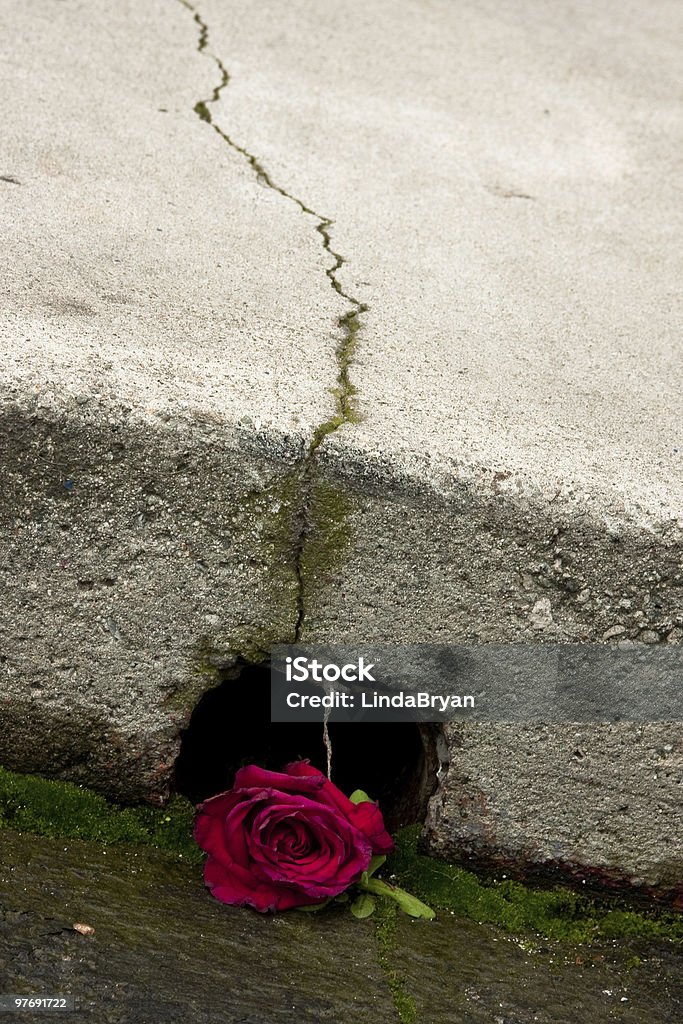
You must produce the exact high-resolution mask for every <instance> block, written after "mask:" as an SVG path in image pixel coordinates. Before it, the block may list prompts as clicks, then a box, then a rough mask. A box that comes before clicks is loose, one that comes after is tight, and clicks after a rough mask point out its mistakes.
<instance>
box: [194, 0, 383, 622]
mask: <svg viewBox="0 0 683 1024" xmlns="http://www.w3.org/2000/svg"><path fill="white" fill-rule="evenodd" d="M178 2H179V3H180V4H182V6H183V7H184V8H186V10H188V11H189V12H190V13H191V14H192V17H193V20H194V22H195V25H196V26H197V30H198V40H197V52H198V53H200V54H202V55H204V56H207V57H208V58H209V59H210V60H211V61H212V62H213V64H214V66H215V68H216V70H217V72H218V73H219V75H220V81H219V82H218V84H217V85H216V86H215V87H214V89H213V91H212V93H211V96H210V97H209V98H208V99H205V100H198V101H197V103H195V105H194V111H195V113H196V114H197V116H198V117H199V119H200V120H201V121H203V122H205V123H206V124H208V125H210V127H211V128H213V130H214V131H215V132H216V134H217V135H218V137H219V138H220V139H222V141H223V142H225V143H226V144H227V145H228V146H230V148H231V149H233V150H235V152H237V153H240V154H241V156H243V157H244V158H245V160H246V161H247V163H248V164H249V166H250V167H251V169H252V170H253V172H254V174H255V175H256V179H257V181H258V182H260V183H261V184H263V185H265V186H266V187H267V188H269V189H271V190H272V191H273V192H276V193H277V194H278V195H280V196H282V197H283V199H287V200H289V201H290V202H292V203H294V204H295V205H296V206H298V207H299V209H300V210H301V212H302V213H304V214H306V215H307V216H310V217H312V218H313V219H314V220H315V222H316V223H315V230H316V231H317V232H318V234H319V235H320V237H321V239H322V246H323V249H324V250H325V252H326V254H327V255H329V256H330V257H331V260H332V262H331V264H330V265H329V266H327V267H326V269H325V274H326V275H327V278H328V279H329V282H330V285H331V287H332V288H333V289H334V291H335V292H336V294H337V295H339V296H340V297H341V298H342V299H344V300H345V301H346V302H347V304H348V305H349V307H350V308H349V309H348V310H347V312H346V313H344V314H343V315H341V316H340V317H339V319H338V326H339V328H340V329H341V339H340V341H339V342H338V344H337V347H336V350H335V354H336V359H337V376H336V387H335V388H334V390H333V395H334V398H335V403H336V410H335V413H334V415H333V416H331V417H329V418H328V419H326V420H323V421H322V422H321V423H319V424H318V425H317V426H316V428H315V430H314V432H313V436H312V438H311V441H310V444H309V446H308V452H307V454H306V456H305V458H304V459H303V461H302V465H301V470H300V473H299V475H298V482H299V488H300V504H301V515H300V521H299V527H298V535H297V538H296V541H295V544H294V557H293V562H294V572H295V574H296V578H297V587H298V593H297V615H296V623H295V625H294V639H295V640H296V641H298V640H299V638H300V636H301V632H302V630H303V624H304V619H305V616H306V583H305V579H304V574H303V572H302V564H303V558H304V553H305V549H306V546H307V543H308V538H309V535H310V532H311V529H312V528H313V524H312V523H311V519H310V505H311V500H312V488H313V486H314V481H313V475H312V462H311V459H312V456H313V454H314V453H315V451H316V450H317V449H318V448H319V446H320V445H321V444H322V442H323V441H324V440H325V438H326V437H327V436H328V435H329V434H331V433H333V432H334V431H335V430H337V429H338V428H339V427H340V426H342V425H343V424H344V423H353V422H355V420H356V419H357V414H356V412H355V409H354V405H353V396H354V395H355V393H356V388H355V386H354V385H353V384H352V383H351V379H350V375H349V370H350V366H351V361H352V358H353V352H354V349H355V345H356V336H357V334H358V332H359V330H360V328H361V320H360V318H361V316H362V314H363V313H366V312H367V310H368V307H367V305H366V304H365V303H362V302H360V301H359V300H358V299H357V298H355V297H354V296H353V295H351V294H350V293H348V292H347V291H345V290H344V288H343V287H342V285H341V283H340V280H339V271H340V270H341V268H342V266H343V265H344V257H343V256H342V255H341V253H338V252H336V251H335V249H334V248H333V246H332V226H333V224H334V221H332V220H330V219H329V217H323V216H321V215H320V214H319V213H316V212H315V210H312V209H311V208H310V206H307V205H306V203H304V202H303V200H301V199H299V198H297V196H295V195H292V194H291V193H290V192H287V191H286V190H285V189H284V188H282V187H281V186H280V185H278V184H277V183H276V182H275V181H274V180H273V178H272V176H271V175H270V174H269V172H268V171H267V170H266V168H265V167H264V166H263V164H262V163H261V161H260V160H259V159H258V157H256V156H255V155H254V154H253V153H250V152H249V150H248V149H246V148H245V147H244V146H241V145H239V144H238V143H236V142H235V141H234V139H232V138H231V136H230V135H229V134H228V133H227V132H226V131H225V130H224V129H223V128H222V127H221V126H220V125H219V124H218V123H217V122H216V121H214V118H213V115H212V113H211V108H212V107H213V106H214V105H215V104H217V103H218V102H219V101H220V99H221V94H222V92H223V90H224V89H225V88H226V87H227V86H228V85H229V84H230V73H229V71H228V69H227V68H226V66H225V64H224V63H223V61H222V60H221V59H220V57H218V56H217V55H216V54H215V53H214V52H213V51H212V49H211V40H210V33H209V26H208V25H207V23H206V22H205V21H204V19H203V18H202V16H201V14H200V12H199V10H198V9H197V7H196V6H195V5H193V4H191V3H189V2H188V0H178Z"/></svg>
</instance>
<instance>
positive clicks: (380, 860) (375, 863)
mask: <svg viewBox="0 0 683 1024" xmlns="http://www.w3.org/2000/svg"><path fill="white" fill-rule="evenodd" d="M386 859H387V858H386V857H385V855H384V854H382V855H381V856H376V857H373V858H372V860H371V861H370V864H369V865H368V870H367V871H366V872H365V874H366V875H367V876H368V878H372V876H373V875H374V873H375V872H376V871H379V869H380V868H381V867H382V864H384V862H385V861H386Z"/></svg>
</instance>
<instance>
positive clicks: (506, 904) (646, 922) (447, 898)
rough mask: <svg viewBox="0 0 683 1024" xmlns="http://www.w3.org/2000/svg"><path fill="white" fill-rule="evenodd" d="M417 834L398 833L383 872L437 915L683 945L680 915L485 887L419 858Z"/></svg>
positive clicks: (558, 934)
mask: <svg viewBox="0 0 683 1024" xmlns="http://www.w3.org/2000/svg"><path fill="white" fill-rule="evenodd" d="M419 834H420V827H419V826H410V827H409V828H406V829H403V830H402V831H401V832H400V833H399V835H398V838H397V844H396V852H395V854H393V856H392V857H391V860H390V861H389V863H388V864H387V869H388V870H389V871H391V872H392V873H393V874H394V875H395V876H396V878H397V880H398V884H399V885H401V886H402V887H403V888H405V889H407V890H408V891H409V892H412V893H414V894H415V895H416V896H418V897H419V898H420V899H422V900H424V901H425V903H427V904H429V906H432V907H434V909H436V910H447V911H452V912H453V913H455V914H458V915H460V916H462V917H469V918H471V919H473V920H475V921H479V922H488V923H492V924H496V925H498V926H499V927H501V928H503V929H505V930H506V931H509V932H516V933H522V932H529V931H535V932H539V933H540V934H542V935H544V936H546V937H547V938H549V939H558V940H563V941H568V942H591V941H594V940H598V939H616V938H636V937H638V938H664V939H670V940H672V941H675V942H683V918H682V917H681V916H680V915H676V914H672V913H667V912H666V911H662V910H653V911H652V912H642V911H636V910H632V909H630V908H628V907H627V906H625V905H620V904H618V903H617V902H616V901H611V900H610V901H608V899H607V898H605V900H602V901H599V900H594V899H590V898H589V897H587V896H583V895H582V894H581V893H577V892H574V891H573V890H572V889H568V888H565V887H556V888H553V889H535V888H531V887H529V886H526V885H522V884H521V883H519V882H514V881H511V880H508V879H506V880H502V881H494V882H484V881H481V880H480V879H479V878H478V877H477V876H476V875H475V874H474V873H473V872H471V871H467V870H465V869H464V868H461V867H457V866H456V865H454V864H448V863H447V862H445V861H441V860H436V859H435V858H432V857H426V856H423V855H421V854H419V853H418V852H417V843H418V838H419Z"/></svg>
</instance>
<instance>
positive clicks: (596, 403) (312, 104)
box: [0, 0, 683, 886]
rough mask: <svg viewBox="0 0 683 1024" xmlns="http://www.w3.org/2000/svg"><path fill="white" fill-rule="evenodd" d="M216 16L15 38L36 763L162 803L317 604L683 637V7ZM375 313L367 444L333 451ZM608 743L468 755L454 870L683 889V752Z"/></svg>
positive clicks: (20, 735)
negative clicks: (487, 869)
mask: <svg viewBox="0 0 683 1024" xmlns="http://www.w3.org/2000/svg"><path fill="white" fill-rule="evenodd" d="M200 10H201V21H200V22H197V21H195V20H193V16H192V12H191V11H190V10H188V9H187V6H184V5H183V4H182V3H178V2H177V0H176V2H172V0H166V2H162V0H153V2H151V3H146V4H144V5H140V4H133V3H128V2H126V3H118V4H116V5H113V6H112V5H110V4H105V3H104V2H101V0H97V2H94V3H92V4H89V5H88V9H87V14H86V12H85V11H84V9H83V8H82V6H81V5H80V4H79V3H78V2H77V0H65V2H60V3H58V4H57V3H49V2H47V0H30V2H28V3H22V4H18V3H9V4H5V5H4V8H3V11H2V12H1V15H0V16H2V17H3V18H4V19H5V21H6V25H5V26H3V32H2V39H3V40H4V41H6V46H7V48H8V51H9V52H8V56H7V58H6V60H5V61H4V62H3V72H2V73H3V75H4V76H5V78H4V81H3V83H2V90H1V96H2V101H3V102H4V103H5V104H6V110H5V112H4V114H3V124H4V125H5V127H4V130H3V156H2V160H3V166H2V168H0V174H1V175H4V178H3V179H2V180H0V201H1V202H2V204H3V211H4V212H3V241H4V246H5V248H4V252H5V261H4V266H3V276H4V280H3V284H4V288H3V295H4V299H3V303H4V305H3V311H4V312H3V318H2V341H3V354H4V358H3V361H2V366H1V367H0V373H1V374H2V388H3V392H2V400H3V431H2V456H1V462H2V472H3V480H4V482H5V484H4V486H5V493H6V496H7V497H6V500H5V501H4V502H3V504H2V509H1V512H0V514H1V515H2V517H3V522H2V537H3V541H2V544H3V558H2V564H3V566H4V569H3V572H4V580H5V583H6V592H5V595H4V596H3V598H2V608H3V613H4V620H5V621H4V626H3V629H4V637H3V658H5V659H6V660H5V661H4V662H3V666H4V668H3V670H4V672H5V673H6V674H5V675H3V683H2V692H1V693H0V737H2V739H1V740H0V761H5V762H6V763H8V764H11V765H13V766H15V767H19V768H22V769H24V770H37V769H43V770H47V771H50V772H52V773H55V774H61V775H63V776H68V777H71V778H77V779H81V780H84V781H88V782H90V783H91V784H93V785H96V786H97V787H98V788H100V789H103V790H105V791H107V792H109V793H111V794H113V795H118V796H127V797H137V796H140V795H143V794H144V795H146V796H148V797H149V796H151V797H155V796H163V793H164V792H165V790H166V789H167V787H168V782H169V776H170V772H171V765H172V760H173V757H174V754H175V752H176V750H177V744H178V731H179V729H180V728H181V727H182V725H183V724H184V723H185V722H186V720H187V715H188V713H189V710H190V708H191V706H192V704H193V702H194V700H195V699H196V696H197V694H198V693H199V692H200V691H201V690H202V689H203V688H204V687H206V686H207V685H208V683H209V681H210V680H209V679H208V677H207V676H206V675H202V674H201V672H199V671H198V670H199V669H200V668H201V667H204V668H205V667H206V663H207V656H208V661H209V662H210V661H211V659H212V658H213V660H214V661H215V660H220V659H221V658H222V659H226V660H229V659H230V658H231V657H234V656H235V654H236V653H238V652H240V651H244V650H253V648H254V646H255V645H257V646H261V647H264V648H267V647H268V645H269V643H270V642H271V641H272V640H289V639H291V638H292V636H293V635H294V632H295V629H296V625H297V621H299V622H300V619H301V611H302V599H303V610H304V611H305V616H304V619H303V635H304V636H305V637H306V638H307V639H315V638H318V639H325V640H337V639H340V638H344V639H345V640H347V641H348V639H349V638H350V637H356V638H358V639H367V640H400V639H409V640H412V641H415V640H430V639H436V640H439V641H446V640H449V639H450V640H463V639H467V640H473V639H479V640H481V641H485V640H511V641H515V640H519V639H525V640H528V639H533V640H537V639H538V640H544V639H548V638H549V639H555V640H562V639H585V640H602V639H604V638H615V637H618V638H620V639H622V640H623V639H624V638H626V639H633V640H642V641H644V642H647V643H655V642H659V641H664V640H669V641H673V640H676V639H677V638H680V636H681V635H682V633H681V631H682V630H683V621H682V620H681V569H680V538H681V501H680V499H681V493H682V491H683V486H682V482H681V474H680V453H679V448H680V445H679V443H678V441H677V435H678V433H679V420H680V405H681V403H680V395H679V392H680V388H679V381H678V380H677V370H678V367H679V365H680V342H679V337H678V335H677V333H676V329H675V328H676V323H677V319H678V318H679V313H680V305H679V304H678V303H679V299H678V298H677V294H678V282H679V280H680V277H681V267H680V263H679V262H678V261H679V260H680V251H681V250H680V246H679V247H678V248H677V247H676V246H675V244H674V242H675V240H676V238H677V237H678V235H679V228H680V218H681V207H680V202H679V201H678V197H677V193H676V186H675V173H674V170H675V165H676V161H677V160H678V159H679V154H680V152H681V145H680V142H681V134H682V130H681V129H682V118H683V115H681V107H680V103H679V93H680V61H679V57H678V49H677V47H676V45H675V42H674V40H675V36H676V31H677V30H678V28H680V24H681V17H682V15H681V9H680V7H679V5H675V4H673V3H669V2H663V0H661V2H658V3H656V4H654V5H645V4H642V5H632V6H631V7H630V8H629V9H628V10H624V9H623V5H620V4H617V3H616V0H604V2H603V3H601V4H600V5H598V8H597V9H596V7H595V5H589V4H588V3H587V2H586V3H584V2H581V3H579V4H571V5H569V4H559V5H557V4H554V5H551V6H548V5H545V4H542V3H540V0H525V3H524V4H523V5H522V6H521V7H520V6H517V7H515V8H514V9H513V8H510V9H509V10H508V9H507V8H506V9H500V5H494V4H493V3H489V2H488V0H478V2H476V3H459V4H451V3H446V2H436V3H432V4H429V5H425V4H423V3H418V2H412V3H411V2H408V0H403V2H402V3H401V4H396V3H389V2H388V0H387V2H383V0H373V3H371V4H367V3H363V4H361V3H358V2H355V0H354V2H352V3H351V4H346V5H342V6H340V7H338V8H333V7H332V6H330V7H329V9H328V8H327V7H326V8H325V16H324V17H321V9H320V5H319V4H314V3H312V2H309V0H306V2H298V3H284V2H274V3H269V4H268V5H266V6H264V5H263V4H258V5H254V4H248V3H246V2H242V0H240V2H238V0H230V2H219V0H207V2H206V3H205V4H202V6H201V8H200ZM202 26H208V36H207V35H206V34H205V32H204V29H203V28H202ZM198 46H200V47H203V50H202V52H201V53H200V52H197V48H198ZM212 55H217V56H218V57H219V58H220V59H221V61H222V67H223V68H224V69H226V70H227V72H229V73H230V76H231V77H230V80H229V82H228V81H227V79H226V77H225V75H224V73H223V72H222V71H221V68H220V67H219V66H218V65H217V64H216V63H215V62H214V61H213V59H212ZM219 85H222V86H223V87H222V88H221V91H220V94H219V95H218V96H216V93H215V92H214V90H215V89H216V88H217V87H218V86H219ZM213 98H215V100H216V101H215V102H212V104H211V113H210V116H211V117H212V118H213V120H214V124H215V125H216V126H218V127H219V128H220V129H221V131H222V132H223V133H225V134H227V135H228V137H229V140H231V141H228V140H226V138H225V134H224V135H223V136H221V135H219V134H218V133H217V132H216V131H213V130H212V126H211V125H210V124H208V123H207V122H206V121H203V120H202V118H201V117H200V116H197V114H196V113H195V112H193V107H194V106H195V105H196V104H197V103H198V102H199V101H201V102H202V103H204V104H206V102H207V101H209V100H212V99H213ZM206 109H207V108H206V107H205V108H204V111H206ZM200 113H201V110H200ZM240 149H242V150H243V152H240V151H239V150H240ZM250 155H251V162H250ZM254 159H256V160H257V161H258V164H255V163H254ZM259 166H263V167H265V168H266V169H267V171H268V172H269V174H270V175H271V176H272V178H271V179H268V180H266V179H264V176H263V174H260V173H258V168H259ZM269 180H270V182H271V183H270V184H269ZM272 182H276V183H277V188H273V187H272ZM291 197H297V198H298V200H299V201H300V202H299V203H297V202H296V201H295V200H293V199H292V198H291ZM300 203H303V204H304V205H305V206H306V207H307V208H309V209H311V210H316V211H319V213H320V216H316V215H313V214H308V213H306V212H304V211H302V208H301V205H300ZM321 218H322V219H321ZM324 218H331V219H332V220H334V225H333V227H332V228H331V234H332V243H331V244H330V243H327V242H326V241H325V237H324V234H322V233H321V231H320V228H321V226H322V225H323V223H324ZM332 246H333V249H334V252H339V253H341V254H343V256H344V257H345V258H346V260H347V262H346V263H344V264H343V265H342V266H341V267H340V268H339V269H338V270H337V271H336V278H335V281H336V283H337V285H338V286H339V287H341V288H342V289H343V290H344V291H345V292H346V294H347V298H344V296H343V295H340V294H339V293H337V292H336V291H335V289H334V288H332V287H330V283H331V282H330V278H329V277H328V276H327V272H328V271H329V270H330V269H331V268H332V267H333V266H334V264H335V258H334V256H333V252H332ZM348 296H353V298H354V300H355V302H356V303H363V304H367V306H368V308H367V310H366V311H365V312H364V313H363V315H362V317H361V318H360V323H361V330H360V331H359V332H358V333H357V334H356V335H355V338H352V337H349V336H348V332H347V336H346V341H347V342H350V341H355V348H354V349H353V352H352V351H351V346H350V345H347V347H346V349H345V351H344V352H342V357H344V356H350V355H353V363H352V365H351V368H350V376H351V382H352V383H353V384H354V385H355V386H356V387H357V389H358V393H357V394H356V395H355V396H353V403H354V404H355V406H356V409H357V410H358V412H359V413H360V416H361V419H360V422H354V423H351V422H346V423H344V424H343V425H341V426H340V427H339V429H337V430H336V431H335V432H334V433H330V434H328V435H327V436H326V437H325V439H324V441H323V443H322V444H321V445H320V447H319V448H318V449H317V450H316V452H315V455H314V457H313V458H308V459H306V458H305V455H304V453H305V446H306V445H307V443H309V442H310V441H311V439H312V438H313V436H314V431H315V428H316V427H319V426H320V425H321V424H323V423H325V422H327V421H328V420H329V419H330V417H332V416H333V415H334V414H335V408H336V406H335V396H334V395H332V394H331V393H330V389H332V388H333V387H334V386H335V383H336V382H337V377H338V373H339V369H340V362H339V358H338V357H335V348H336V346H338V344H339V343H340V341H343V340H344V332H343V330H341V329H340V326H339V323H338V319H339V317H340V316H343V315H345V314H348V313H350V312H351V311H352V310H353V309H354V308H355V309H357V308H358V306H357V305H354V303H353V302H352V301H351V300H349V298H348ZM351 418H352V417H347V419H349V420H350V419H351ZM316 473H317V474H318V477H316V476H315V474H316ZM316 480H317V483H318V484H319V486H315V484H316ZM306 506H309V507H308V508H306ZM300 624H301V623H300ZM84 726H85V727H84ZM575 732H576V730H575V729H573V728H572V727H568V728H567V729H565V730H563V729H560V728H557V729H555V730H554V731H553V734H552V736H551V737H550V739H549V741H548V743H547V744H546V745H545V750H546V753H545V754H543V755H539V754H537V751H538V749H539V748H538V745H537V744H536V743H535V741H532V740H531V738H530V736H531V734H532V733H533V730H527V731H524V730H518V729H516V730H507V731H506V730H505V729H502V728H498V729H496V730H492V729H487V728H485V727H480V729H479V730H472V732H471V733H469V734H468V735H467V737H464V738H463V739H462V741H460V740H458V739H457V736H458V734H457V732H454V733H453V734H452V742H451V744H450V749H449V751H448V757H449V758H450V768H449V771H448V773H447V775H446V776H445V782H444V783H443V784H442V787H441V790H440V792H439V793H438V794H437V797H436V798H435V803H434V805H433V810H432V816H431V819H430V821H431V827H432V834H433V837H434V843H435V845H437V846H439V847H443V848H446V847H448V848H450V847H451V846H452V845H453V844H457V843H460V842H462V841H464V842H465V844H466V845H468V844H469V846H470V847H471V848H472V852H478V851H477V850H475V849H474V847H475V846H477V845H478V844H479V845H481V846H482V850H481V851H480V852H482V853H484V852H486V851H485V850H484V849H483V847H489V848H490V850H489V852H492V853H494V854H496V853H498V852H501V851H503V852H504V854H505V856H506V857H509V858H510V859H511V860H517V861H527V862H529V861H530V862H532V863H545V862H546V861H547V860H548V856H550V858H551V859H553V858H554V860H555V861H559V862H562V863H564V862H566V863H567V864H568V865H572V866H573V865H575V864H578V865H581V864H583V865H584V866H588V867H595V868H597V869H599V870H600V871H604V873H605V874H606V875H608V876H612V875H615V876H617V875H618V876H620V877H621V878H623V879H628V878H635V877H640V876H641V875H644V876H646V878H647V881H648V884H650V883H651V884H653V885H661V886H668V885H670V884H671V883H672V882H673V880H674V877H675V875H676V874H677V873H680V867H681V863H682V862H683V855H682V854H681V849H680V836H681V834H683V829H681V827H680V826H679V825H677V824H676V819H675V817H674V815H675V813H676V808H678V812H680V805H681V802H680V772H679V761H678V760H677V758H678V757H679V750H680V746H679V745H680V742H681V730H680V727H675V726H671V727H664V726H662V727H658V728H657V729H651V730H648V732H647V735H648V747H647V751H645V752H643V745H642V744H641V743H638V742H635V741H633V742H632V736H633V733H632V730H630V729H629V728H628V727H621V728H619V729H616V728H615V729H610V730H607V729H595V730H590V729H586V730H582V734H583V735H582V739H581V743H582V746H581V750H582V751H583V753H584V755H585V758H586V765H587V767H586V770H585V772H584V773H583V774H581V773H580V772H579V771H578V769H577V771H576V772H574V768H573V762H571V758H572V757H573V754H572V751H573V750H574V733H575ZM460 743H462V745H460ZM669 747H670V748H671V750H668V748H669ZM658 751H664V752H665V753H666V757H665V758H663V763H665V765H666V768H665V770H662V771H656V772H655V771H654V770H650V769H651V768H652V766H653V765H654V764H655V763H657V764H658V763H659V761H658V758H659V757H660V755H659V753H658ZM653 752H654V753H653ZM567 759H570V767H571V770H570V775H571V776H572V779H573V781H574V783H575V784H574V785H573V786H566V785H565V781H564V775H565V774H566V772H567V771H568V770H569V769H568V768H567ZM591 766H592V767H591ZM646 766H647V767H646ZM539 774H540V775H541V776H543V778H544V780H545V783H544V785H542V786H538V784H537V782H536V779H537V776H538V775H539ZM598 779H599V780H600V798H599V799H597V800H596V799H595V796H596V793H597V788H596V780H598ZM636 780H638V781H636ZM560 793H562V794H563V798H560V796H559V794H560ZM622 805H627V807H626V810H622V809H620V808H621V807H622ZM648 807H650V808H652V807H655V808H657V807H661V808H662V814H661V815H653V814H652V813H648ZM463 808H466V814H465V815H463V813H462V811H463ZM615 808H616V812H617V813H618V814H619V820H618V823H616V821H615V819H612V818H611V817H610V815H611V814H612V812H614V811H615ZM520 816H521V817H522V819H523V820H524V822H525V828H524V829H523V830H522V829H521V828H520V826H519V820H518V819H519V817H520ZM660 819H661V821H665V822H666V826H665V828H662V827H661V825H660ZM463 821H464V824H463ZM605 822H608V823H609V824H608V825H607V826H606V825H605ZM472 836H475V837H484V839H483V840H482V842H481V843H479V840H477V843H473V842H472V841H471V838H472ZM677 837H679V838H677ZM638 851H640V852H638Z"/></svg>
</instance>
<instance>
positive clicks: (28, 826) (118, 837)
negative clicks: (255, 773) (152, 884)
mask: <svg viewBox="0 0 683 1024" xmlns="http://www.w3.org/2000/svg"><path fill="white" fill-rule="evenodd" d="M193 818H194V808H193V807H192V804H190V802H189V801H188V800H185V799H184V798H183V797H179V796H176V797H173V798H172V800H171V801H170V802H169V804H168V805H167V806H166V807H165V808H163V809H158V808H154V807H119V806H118V805H116V804H112V803H109V801H107V800H105V799H104V797H101V796H99V795H98V794H97V793H93V792H91V791H90V790H88V789H83V788H82V787H81V786H76V785H74V784H73V783H71V782H57V781H55V780H53V779H44V778H41V777H40V776H37V775H19V774H17V773H16V772H10V771H8V770H7V769H6V768H1V767H0V829H1V828H11V829H13V830H15V831H17V832H32V833H34V834H36V835H42V836H51V837H59V838H63V839H87V840H91V841H93V842H97V843H105V844H110V843H112V844H118V843H128V844H134V845H138V846H153V847H156V848H157V849H160V850H166V851H167V852H169V853H173V854H176V855H178V856H182V858H183V860H186V861H189V862H191V863H198V862H199V861H200V860H201V856H202V855H201V851H200V850H199V848H198V846H197V845H196V843H195V842H194V839H193V838H192V822H193Z"/></svg>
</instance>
